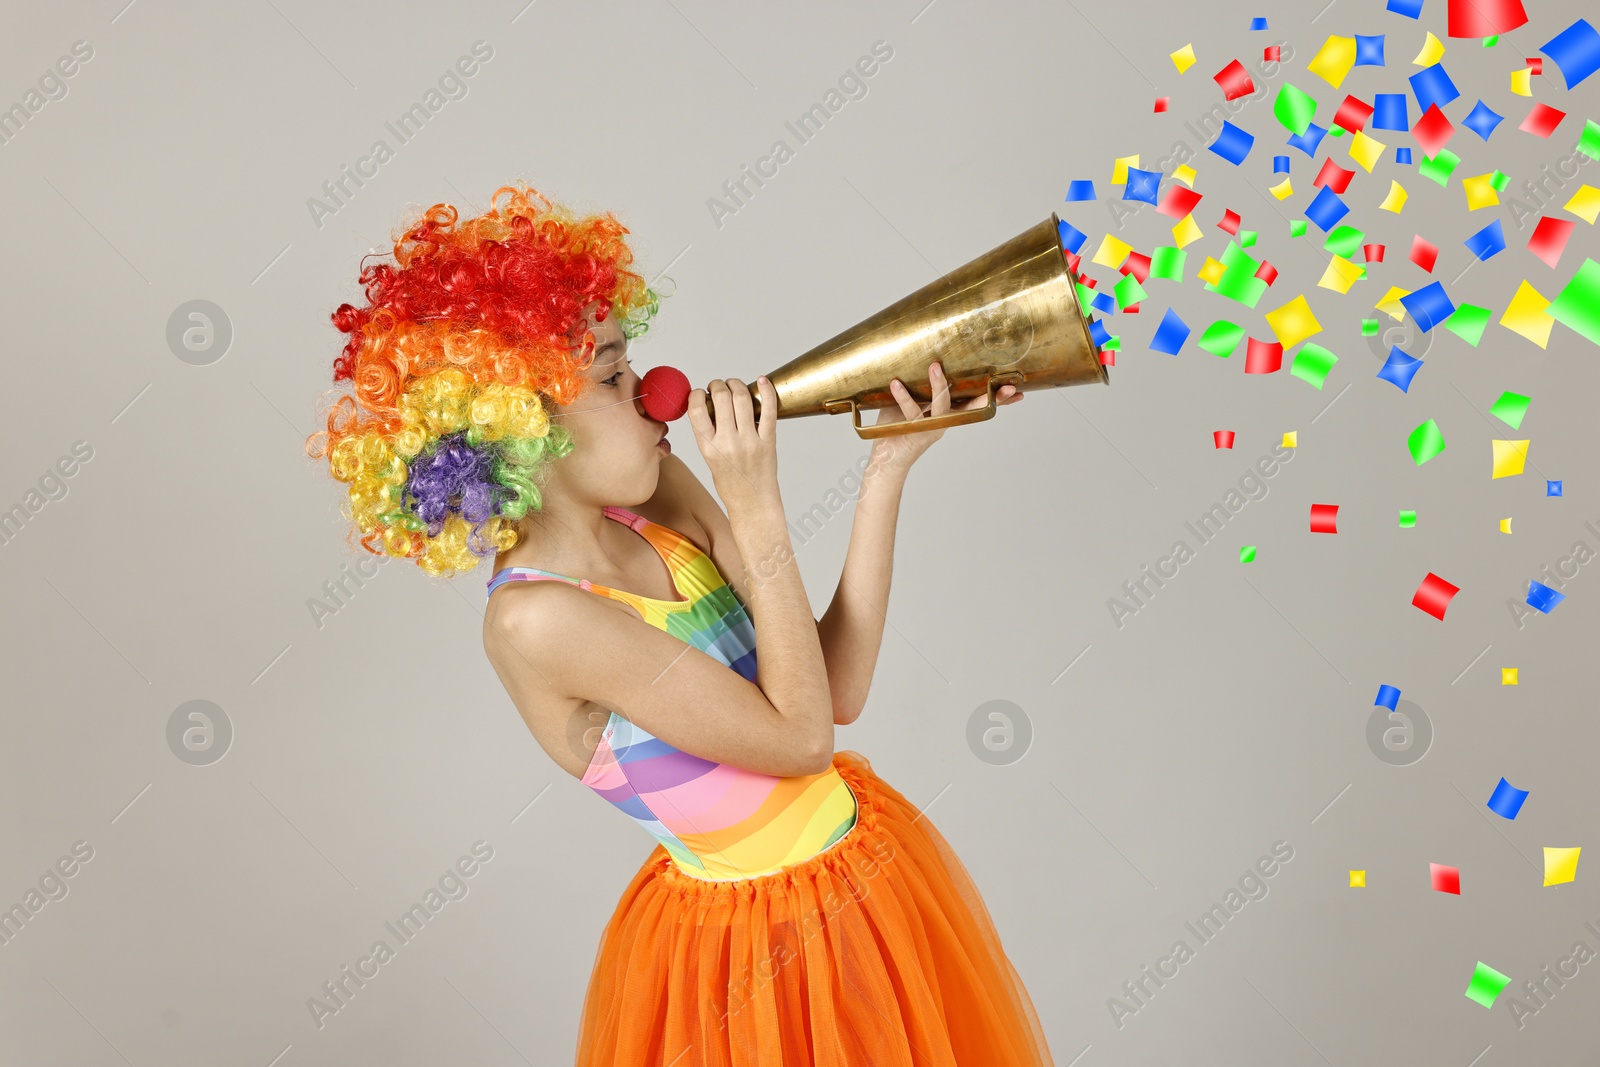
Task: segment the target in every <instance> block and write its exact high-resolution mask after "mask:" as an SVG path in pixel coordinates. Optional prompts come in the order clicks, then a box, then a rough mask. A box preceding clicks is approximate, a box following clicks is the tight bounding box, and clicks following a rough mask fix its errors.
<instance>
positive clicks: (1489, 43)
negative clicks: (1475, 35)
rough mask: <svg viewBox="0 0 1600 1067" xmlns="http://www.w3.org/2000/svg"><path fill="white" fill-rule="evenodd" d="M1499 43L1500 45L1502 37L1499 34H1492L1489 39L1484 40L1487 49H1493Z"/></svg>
mask: <svg viewBox="0 0 1600 1067" xmlns="http://www.w3.org/2000/svg"><path fill="white" fill-rule="evenodd" d="M1499 43H1500V35H1499V34H1498V33H1495V34H1491V35H1489V36H1488V37H1485V38H1484V39H1483V47H1485V48H1493V47H1494V46H1495V45H1497V44H1499Z"/></svg>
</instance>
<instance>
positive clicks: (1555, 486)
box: [1544, 478, 1561, 496]
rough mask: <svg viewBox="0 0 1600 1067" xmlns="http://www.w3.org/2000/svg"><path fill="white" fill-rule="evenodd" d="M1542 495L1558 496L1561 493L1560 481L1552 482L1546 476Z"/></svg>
mask: <svg viewBox="0 0 1600 1067" xmlns="http://www.w3.org/2000/svg"><path fill="white" fill-rule="evenodd" d="M1544 495H1545V496H1560V495H1561V482H1560V481H1554V482H1552V481H1551V480H1550V479H1548V478H1546V479H1545V480H1544Z"/></svg>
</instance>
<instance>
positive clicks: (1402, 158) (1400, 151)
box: [1394, 145, 1411, 165]
mask: <svg viewBox="0 0 1600 1067" xmlns="http://www.w3.org/2000/svg"><path fill="white" fill-rule="evenodd" d="M1394 161H1395V162H1396V163H1404V164H1407V165H1410V163H1411V149H1410V148H1408V147H1406V146H1405V145H1401V146H1400V147H1399V148H1396V149H1395V150H1394Z"/></svg>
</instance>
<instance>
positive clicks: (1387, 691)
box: [1372, 685, 1400, 711]
mask: <svg viewBox="0 0 1600 1067" xmlns="http://www.w3.org/2000/svg"><path fill="white" fill-rule="evenodd" d="M1399 704H1400V690H1399V689H1397V688H1395V687H1394V686H1392V685H1380V686H1378V695H1377V697H1376V698H1374V699H1373V701H1372V706H1373V707H1375V708H1388V709H1389V710H1390V711H1394V710H1395V708H1396V707H1398V706H1399Z"/></svg>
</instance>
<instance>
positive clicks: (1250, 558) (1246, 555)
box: [1239, 545, 1256, 563]
mask: <svg viewBox="0 0 1600 1067" xmlns="http://www.w3.org/2000/svg"><path fill="white" fill-rule="evenodd" d="M1255 559H1256V546H1255V545H1243V546H1241V547H1240V549H1239V562H1240V563H1254V562H1255Z"/></svg>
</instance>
